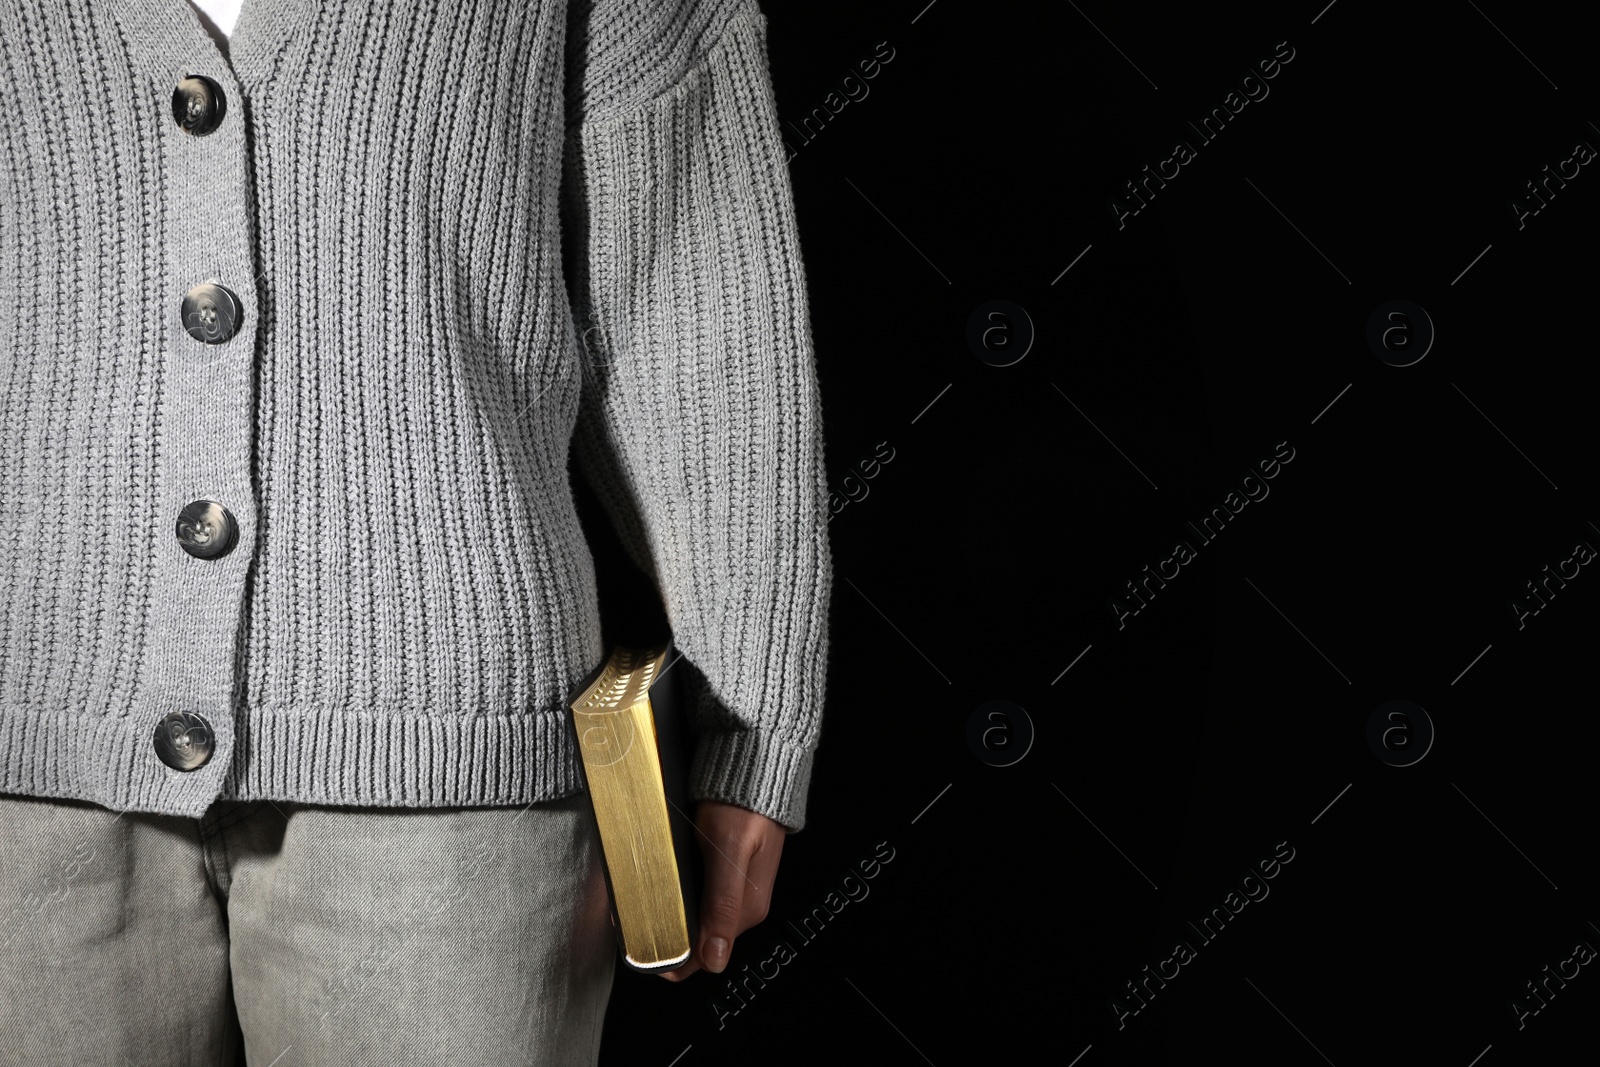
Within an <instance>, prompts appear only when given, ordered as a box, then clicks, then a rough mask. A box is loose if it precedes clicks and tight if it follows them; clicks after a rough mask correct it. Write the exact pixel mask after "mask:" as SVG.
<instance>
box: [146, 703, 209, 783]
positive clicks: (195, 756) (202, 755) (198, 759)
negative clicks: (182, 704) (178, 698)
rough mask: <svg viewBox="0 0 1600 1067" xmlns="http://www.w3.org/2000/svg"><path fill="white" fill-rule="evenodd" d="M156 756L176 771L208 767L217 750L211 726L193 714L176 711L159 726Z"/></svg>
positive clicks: (199, 716)
mask: <svg viewBox="0 0 1600 1067" xmlns="http://www.w3.org/2000/svg"><path fill="white" fill-rule="evenodd" d="M155 744H156V756H157V758H159V759H160V760H161V762H162V763H165V764H166V765H167V766H168V767H171V768H172V769H173V770H176V771H192V770H196V769H198V768H200V767H203V766H205V763H206V761H207V760H209V759H210V758H211V750H212V749H214V748H215V747H216V743H215V740H214V739H213V736H212V733H211V724H210V723H208V722H206V720H205V717H204V716H202V715H199V714H197V713H195V712H192V711H175V712H173V713H172V714H170V715H168V716H167V717H166V718H164V719H162V720H161V721H160V722H158V723H156V733H155Z"/></svg>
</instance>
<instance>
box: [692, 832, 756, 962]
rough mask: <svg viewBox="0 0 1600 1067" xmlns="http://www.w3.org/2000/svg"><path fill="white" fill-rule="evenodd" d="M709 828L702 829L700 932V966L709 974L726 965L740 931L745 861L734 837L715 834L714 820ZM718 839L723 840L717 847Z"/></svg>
mask: <svg viewBox="0 0 1600 1067" xmlns="http://www.w3.org/2000/svg"><path fill="white" fill-rule="evenodd" d="M706 822H709V824H712V825H702V827H701V856H702V857H704V861H706V864H704V872H706V883H704V889H702V894H701V929H699V963H701V966H702V968H704V969H707V971H710V973H712V974H722V971H723V968H726V966H728V955H730V953H731V952H733V939H734V937H738V936H739V933H741V931H742V926H741V925H739V920H741V917H742V915H744V891H746V880H744V865H747V864H741V861H744V856H742V851H741V849H739V846H738V843H736V837H734V835H730V833H718V832H717V827H715V821H714V819H706ZM717 837H722V838H725V840H723V843H722V846H718V843H717Z"/></svg>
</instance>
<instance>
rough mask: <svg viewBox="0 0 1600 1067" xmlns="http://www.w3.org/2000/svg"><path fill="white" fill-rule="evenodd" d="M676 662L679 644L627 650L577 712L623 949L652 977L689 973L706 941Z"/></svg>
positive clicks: (587, 687)
mask: <svg viewBox="0 0 1600 1067" xmlns="http://www.w3.org/2000/svg"><path fill="white" fill-rule="evenodd" d="M675 659H676V656H675V655H674V653H673V648H672V645H671V644H670V643H669V644H668V645H667V646H666V647H656V648H648V649H641V648H631V647H621V646H619V647H617V648H615V649H613V650H612V653H611V655H610V656H609V657H607V659H606V662H605V663H603V664H602V665H601V666H600V667H599V668H598V669H597V670H596V671H595V672H594V673H593V674H591V675H590V676H589V677H588V678H587V679H585V680H584V682H583V683H582V684H580V686H579V687H578V689H577V691H576V694H575V695H574V696H573V698H572V700H571V701H570V702H569V706H570V709H571V716H570V719H569V721H570V722H571V724H572V729H573V731H574V733H575V734H576V737H577V742H578V751H579V755H580V757H581V759H580V760H579V763H580V766H581V768H582V774H583V779H584V784H585V786H586V788H587V791H588V795H589V799H590V804H591V808H592V810H593V813H594V820H595V827H596V829H597V831H598V833H599V837H600V850H601V855H602V858H603V866H604V868H605V875H606V888H607V889H608V890H609V891H610V895H611V921H612V925H613V926H614V927H615V928H616V931H617V941H618V948H619V950H620V951H621V953H622V958H623V960H624V962H626V963H627V965H628V966H630V967H632V968H633V969H634V970H637V971H644V972H647V973H655V972H659V971H670V970H673V969H675V968H677V967H679V966H681V965H682V964H684V963H685V962H686V961H687V960H688V959H689V956H690V954H691V951H692V949H693V946H694V943H695V940H696V938H697V937H698V934H699V922H698V919H699V910H700V909H699V891H700V878H701V870H700V850H699V848H698V847H696V842H695V830H694V823H693V817H694V812H693V810H692V808H691V805H690V801H689V796H688V777H689V763H688V760H689V758H690V756H691V755H692V753H691V746H690V743H689V737H688V726H687V723H686V722H685V715H686V709H685V708H684V707H683V701H682V697H681V696H680V692H679V690H680V686H679V683H678V680H677V678H676V677H675V675H674V672H673V671H671V670H670V669H669V668H670V667H671V666H672V664H673V663H674V661H675Z"/></svg>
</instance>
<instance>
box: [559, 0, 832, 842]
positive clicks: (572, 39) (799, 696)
mask: <svg viewBox="0 0 1600 1067" xmlns="http://www.w3.org/2000/svg"><path fill="white" fill-rule="evenodd" d="M567 85H568V97H567V104H568V123H567V133H566V143H565V146H564V153H563V158H564V167H565V172H564V175H563V194H562V218H563V224H562V230H563V234H562V241H563V253H564V256H565V258H566V271H567V283H568V292H569V296H570V297H571V303H572V311H573V317H574V322H575V331H574V332H575V334H576V335H577V336H578V338H579V341H578V343H577V356H576V358H577V361H578V363H579V364H580V366H581V367H582V373H583V381H582V389H581V399H580V402H579V410H578V416H577V423H576V426H575V427H574V431H573V458H574V460H575V463H576V466H577V468H578V470H579V471H580V473H581V474H582V475H583V477H584V478H585V479H586V480H587V481H588V482H589V484H590V485H591V486H593V488H594V489H595V491H596V495H597V496H598V498H599V499H600V500H601V502H602V504H603V505H604V507H605V510H606V512H607V513H608V515H609V517H610V518H611V520H612V522H613V523H614V524H615V525H616V527H617V530H618V532H619V534H620V536H621V539H622V541H623V542H624V544H625V545H626V547H627V549H628V551H629V553H630V555H632V557H633V558H634V560H635V562H637V563H638V564H639V565H640V566H641V567H642V568H643V569H644V570H645V572H646V573H648V574H649V575H650V576H651V577H652V578H653V579H654V580H655V583H656V586H657V588H658V590H659V591H660V593H661V597H662V601H663V604H664V606H665V608H666V613H667V617H668V619H669V621H670V623H671V626H672V629H673V638H674V641H675V643H676V645H677V647H678V649H679V650H680V651H681V652H682V653H683V655H682V657H681V659H679V660H678V661H677V662H676V663H675V665H674V666H673V667H672V668H671V669H672V670H682V671H685V674H686V677H684V678H683V679H680V681H681V682H682V683H684V684H685V689H686V693H687V696H688V704H689V709H690V722H691V726H692V728H693V730H694V732H695V736H696V742H695V754H694V759H693V764H692V767H691V770H690V782H689V784H690V793H691V796H692V798H693V799H696V800H700V799H712V800H719V801H724V802H727V803H731V804H737V805H739V806H741V807H745V808H748V809H750V810H752V811H756V812H759V813H761V814H763V815H766V816H767V817H769V818H771V819H774V820H775V821H777V822H779V823H781V824H783V826H784V827H785V828H786V829H787V830H788V831H789V832H791V833H792V832H794V831H797V830H799V829H801V828H802V827H803V826H804V825H805V819H806V798H807V793H808V789H809V783H810V777H811V768H812V760H813V755H814V753H815V750H816V747H817V744H818V740H819V734H820V730H821V722H822V707H823V690H824V685H825V681H826V656H827V637H828V634H827V631H828V602H829V596H830V592H831V586H832V560H831V554H830V549H829V546H828V539H827V530H828V526H827V476H826V471H825V468H824V464H823V451H822V423H821V398H820V394H819V389H818V382H817V374H816V369H815V362H814V355H813V350H812V336H811V327H810V321H809V307H808V303H807V296H806V279H805V272H804V268H803V264H802V262H801V257H800V252H799V246H798V241H797V233H796V225H795V217H794V206H793V199H792V192H791V188H790V183H789V175H788V170H787V163H786V160H785V155H784V151H783V143H782V140H781V138H780V137H779V134H778V123H777V110H776V104H775V100H774V97H773V90H772V84H771V79H770V74H769V72H768V67H767V55H766V21H765V18H764V16H763V15H762V14H761V11H760V9H759V8H758V7H757V6H756V4H755V3H754V2H753V0H744V2H732V3H728V2H724V3H705V2H694V0H684V2H678V3H659V2H658V3H650V4H647V3H640V2H638V0H634V2H632V3H623V2H618V3H609V4H608V3H580V4H579V5H578V8H577V13H576V17H575V19H574V22H573V23H572V25H571V26H570V28H569V39H568V53H567Z"/></svg>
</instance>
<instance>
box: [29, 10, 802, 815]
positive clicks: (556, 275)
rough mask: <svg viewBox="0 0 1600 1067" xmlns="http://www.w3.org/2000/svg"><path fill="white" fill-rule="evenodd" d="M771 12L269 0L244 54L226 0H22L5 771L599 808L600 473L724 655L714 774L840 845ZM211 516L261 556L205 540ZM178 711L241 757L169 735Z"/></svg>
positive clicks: (702, 783)
mask: <svg viewBox="0 0 1600 1067" xmlns="http://www.w3.org/2000/svg"><path fill="white" fill-rule="evenodd" d="M765 34H766V23H765V20H764V18H763V16H762V14H761V12H760V10H759V8H758V7H757V5H756V3H755V2H754V0H679V2H651V0H599V2H575V3H573V4H571V5H569V4H567V3H564V2H562V0H528V2H525V3H491V2H487V0H343V2H341V0H263V2H261V3H259V4H252V3H246V5H245V7H244V11H243V14H242V16H241V18H240V20H239V23H238V25H237V27H236V28H235V31H234V34H233V37H232V39H231V41H230V43H229V46H228V55H227V56H226V57H225V56H224V55H223V54H222V52H221V51H220V50H219V49H218V47H217V45H216V44H215V43H214V42H213V41H212V39H211V37H210V36H208V35H207V33H206V31H205V29H204V28H203V27H202V25H201V22H200V20H199V18H198V16H197V15H196V13H195V12H194V11H193V10H192V9H191V8H190V6H189V5H188V4H187V3H184V2H183V0H81V2H80V0H0V115H3V116H4V119H3V121H0V791H4V792H11V793H22V794H31V795H35V796H44V797H69V798H79V799H85V800H90V801H94V802H97V803H99V804H102V805H105V806H107V807H109V808H112V809H115V810H119V811H150V812H160V813H165V814H174V815H188V816H197V815H199V814H201V813H202V812H204V811H205V809H206V808H207V807H208V806H209V805H210V804H211V803H212V802H213V800H215V799H217V798H219V797H220V798H233V799H255V798H265V799H271V800H291V801H300V802H306V803H319V804H354V805H379V806H390V807H395V806H401V807H439V806H482V805H512V804H527V803H531V802H535V801H539V800H548V799H555V798H559V797H562V796H566V795H569V794H571V793H574V792H576V791H577V790H578V789H579V788H580V779H579V778H578V777H577V771H578V764H577V754H576V752H575V748H574V746H573V745H572V744H571V743H570V741H569V733H568V730H567V728H566V724H565V720H564V716H565V715H566V710H565V702H566V699H567V697H568V695H569V692H570V691H571V689H572V688H573V686H574V685H575V683H577V682H578V681H579V680H580V679H581V678H582V677H583V676H584V675H585V674H586V673H588V672H589V671H590V670H592V669H593V668H594V667H596V666H597V665H598V664H599V663H600V662H601V660H602V659H603V658H604V655H605V653H606V651H607V650H606V649H605V648H604V647H603V646H602V641H601V630H600V619H599V607H598V602H597V599H596V581H595V572H594V564H593V560H592V557H591V555H590V551H589V548H588V545H587V544H586V542H585V540H584V537H583V533H582V529H581V527H580V525H579V521H578V516H577V513H576V511H575V508H574V501H573V495H572V484H571V481H570V479H569V473H568V471H569V456H571V457H572V458H574V459H575V460H576V464H575V465H576V467H577V469H578V471H579V472H580V474H581V476H583V477H586V478H587V479H588V480H589V482H590V483H591V484H592V485H593V486H594V488H595V490H596V492H597V494H598V496H599V498H600V499H601V501H602V502H603V503H604V505H605V510H606V512H607V514H608V515H609V516H610V518H611V520H612V521H613V522H614V523H615V524H616V526H617V528H618V531H619V533H620V535H621V537H622V539H623V542H624V543H625V545H626V546H627V547H628V550H629V552H630V554H632V556H633V557H634V559H635V560H636V561H637V562H638V563H639V564H640V565H641V566H642V567H643V568H644V569H645V570H646V572H647V573H649V574H650V575H651V576H652V577H653V579H654V580H655V582H656V584H657V587H658V588H659V590H660V593H661V596H662V599H663V603H664V606H665V609H666V614H667V618H668V620H669V621H670V623H671V625H672V628H673V634H674V639H675V642H676V644H677V647H678V649H679V650H681V652H682V653H683V657H682V659H681V660H680V661H679V662H678V663H677V664H675V666H674V667H673V668H672V669H674V670H683V671H685V672H686V678H685V680H686V681H687V682H688V683H689V687H690V692H691V697H690V702H691V724H692V726H693V728H694V729H695V730H696V731H697V736H698V739H697V742H696V750H695V755H694V760H693V766H692V768H691V772H690V779H691V783H690V784H691V791H692V795H693V796H694V797H695V798H696V799H701V798H709V799H715V800H722V801H726V802H729V803H733V804H739V805H742V806H744V807H747V808H750V809H752V810H754V811H757V812H760V813H762V814H765V815H767V816H769V817H771V818H773V819H775V820H777V821H778V822H780V823H782V824H784V825H785V826H786V827H787V828H788V829H789V830H791V831H793V830H798V829H799V828H801V827H802V826H803V825H804V823H805V802H806V795H807V790H808V784H809V779H810V774H811V767H812V758H813V753H814V752H815V749H816V746H817V742H818V736H819V730H820V726H821V711H822V704H823V687H824V680H825V673H826V671H825V667H826V663H825V657H826V651H827V647H826V646H827V607H828V599H829V593H830V587H831V584H832V583H831V573H832V572H831V557H830V552H829V547H828V542H827V524H826V496H827V490H826V476H825V473H824V468H823V462H822V438H821V407H820V397H819V392H818V384H817V378H816V371H815V366H814V357H813V352H812V341H811V329H810V323H809V311H808V306H807V301H806V283H805V275H804V271H803V267H802V261H801V258H800V254H799V249H798V245H797V241H796V226H795V219H794V209H793V201H792V195H791V187H790V183H789V179H788V173H787V170H786V167H785V154H784V152H783V146H782V142H781V140H780V137H779V134H778V130H777V116H776V106H775V101H774V98H773V91H772V85H771V81H770V74H769V71H768V66H767V57H766V36H765ZM191 75H200V76H203V77H205V78H209V79H211V81H212V82H214V83H215V84H216V85H217V86H218V87H219V88H220V90H221V92H222V95H223V99H224V101H225V108H224V110H223V118H222V120H221V122H220V125H219V126H217V128H216V129H215V131H214V132H211V133H207V134H204V135H198V134H196V133H194V132H190V131H189V130H186V129H185V128H183V127H182V126H180V124H179V122H178V121H177V118H176V117H175V113H174V106H173V105H174V90H175V87H176V86H177V85H178V83H179V82H180V80H182V79H184V78H186V77H188V76H191ZM208 281H209V282H215V284H218V285H221V286H223V287H226V288H227V289H229V290H231V291H232V292H233V293H234V294H236V296H237V299H238V303H239V306H240V308H241V310H242V320H241V324H240V326H239V329H238V332H237V334H236V335H234V336H233V337H232V338H231V339H229V340H226V341H223V342H220V343H206V342H205V341H202V340H197V339H196V338H195V337H194V336H191V335H190V333H189V332H188V331H187V330H186V328H185V318H184V315H183V314H182V312H181V309H182V307H183V304H184V299H185V295H186V294H188V293H189V292H190V291H191V289H192V288H193V287H195V286H196V285H197V284H200V283H203V282H208ZM193 501H214V502H217V503H218V504H220V505H222V506H223V507H225V508H226V509H227V510H228V512H230V513H231V514H232V516H233V517H234V520H235V522H236V526H237V531H238V540H237V544H236V547H235V548H233V550H232V551H230V552H228V553H227V554H225V555H222V556H219V557H216V558H199V557H197V556H195V555H193V554H191V552H189V551H186V550H185V547H184V546H183V545H181V544H180V537H179V535H178V534H177V533H175V529H176V524H177V521H178V516H179V513H180V511H182V510H183V509H184V508H185V506H186V505H188V504H190V503H191V502H193ZM176 712H187V713H190V714H192V715H198V716H201V717H203V719H204V721H206V722H207V723H209V726H210V731H211V743H212V744H213V745H214V751H213V753H212V754H211V755H210V757H209V759H208V760H207V761H206V762H205V763H204V764H203V765H201V766H199V767H197V768H194V769H176V768H174V767H172V766H169V765H168V764H167V763H166V762H164V761H163V760H162V759H160V758H158V755H157V751H156V745H155V744H154V742H153V735H154V733H155V731H156V729H157V727H158V724H160V723H162V722H163V721H164V720H166V719H167V718H168V717H170V716H172V715H173V713H176Z"/></svg>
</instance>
